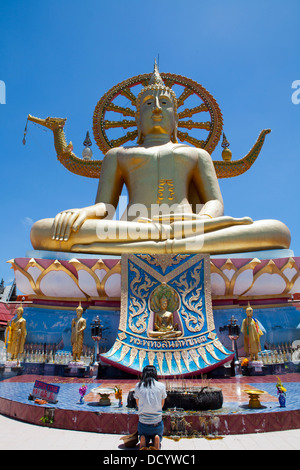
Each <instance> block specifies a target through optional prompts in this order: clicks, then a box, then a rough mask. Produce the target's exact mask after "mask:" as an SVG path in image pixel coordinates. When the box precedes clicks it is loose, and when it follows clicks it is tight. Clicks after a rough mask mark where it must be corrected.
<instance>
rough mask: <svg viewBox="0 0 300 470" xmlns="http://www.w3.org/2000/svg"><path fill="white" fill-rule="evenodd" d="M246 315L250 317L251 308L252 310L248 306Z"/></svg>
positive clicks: (251, 313)
mask: <svg viewBox="0 0 300 470" xmlns="http://www.w3.org/2000/svg"><path fill="white" fill-rule="evenodd" d="M246 315H247V317H248V318H252V315H253V310H252V308H251V307H248V308H247V309H246Z"/></svg>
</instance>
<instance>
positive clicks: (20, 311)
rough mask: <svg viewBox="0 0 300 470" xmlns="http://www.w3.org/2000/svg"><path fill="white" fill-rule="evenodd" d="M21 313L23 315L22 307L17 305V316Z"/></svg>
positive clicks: (20, 315)
mask: <svg viewBox="0 0 300 470" xmlns="http://www.w3.org/2000/svg"><path fill="white" fill-rule="evenodd" d="M22 315H23V309H22V307H18V308H17V317H18V318H21V317H22Z"/></svg>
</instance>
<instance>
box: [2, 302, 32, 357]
mask: <svg viewBox="0 0 300 470" xmlns="http://www.w3.org/2000/svg"><path fill="white" fill-rule="evenodd" d="M23 312H24V310H23V307H22V306H20V307H18V308H17V312H16V313H17V318H16V319H13V320H12V321H11V324H10V325H9V327H8V330H7V338H6V339H7V352H8V353H9V354H10V360H11V361H16V360H18V358H19V355H20V354H23V352H24V344H25V340H26V336H27V331H26V320H25V318H23Z"/></svg>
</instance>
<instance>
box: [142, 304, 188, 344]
mask: <svg viewBox="0 0 300 470" xmlns="http://www.w3.org/2000/svg"><path fill="white" fill-rule="evenodd" d="M159 305H160V310H158V311H157V312H155V314H154V331H149V332H148V335H149V336H151V337H152V338H157V339H164V338H177V337H178V336H181V335H182V332H181V331H179V330H178V324H177V323H176V324H175V325H174V316H173V313H172V312H168V310H167V308H168V299H167V298H166V297H161V299H160V300H159Z"/></svg>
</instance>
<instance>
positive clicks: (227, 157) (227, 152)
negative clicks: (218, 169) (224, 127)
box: [221, 132, 232, 162]
mask: <svg viewBox="0 0 300 470" xmlns="http://www.w3.org/2000/svg"><path fill="white" fill-rule="evenodd" d="M229 145H230V144H229V142H228V140H227V139H226V135H225V133H224V132H223V141H222V144H221V146H222V147H223V149H224V150H223V152H222V158H223V160H224V162H230V160H231V157H232V152H231V150H230V149H229Z"/></svg>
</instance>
